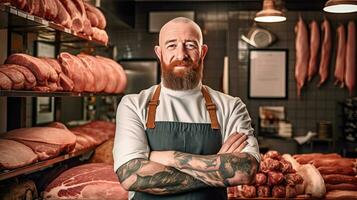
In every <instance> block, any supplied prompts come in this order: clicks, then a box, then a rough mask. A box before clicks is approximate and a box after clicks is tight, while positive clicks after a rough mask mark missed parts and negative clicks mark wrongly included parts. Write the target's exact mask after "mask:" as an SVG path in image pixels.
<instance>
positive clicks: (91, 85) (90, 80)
mask: <svg viewBox="0 0 357 200" xmlns="http://www.w3.org/2000/svg"><path fill="white" fill-rule="evenodd" d="M77 57H78V58H79V59H80V60H81V61H82V63H83V66H84V68H85V71H86V72H87V73H86V74H87V77H86V82H87V83H86V86H85V88H84V91H87V92H96V86H95V85H96V84H97V78H100V79H103V77H98V75H97V74H96V70H95V67H93V65H92V63H90V62H91V60H89V59H86V58H84V56H83V55H81V54H79V55H77Z"/></svg>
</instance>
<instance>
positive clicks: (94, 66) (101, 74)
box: [77, 54, 108, 92]
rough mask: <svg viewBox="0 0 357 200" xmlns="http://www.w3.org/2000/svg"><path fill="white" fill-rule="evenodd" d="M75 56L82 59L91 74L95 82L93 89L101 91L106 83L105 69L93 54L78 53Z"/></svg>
mask: <svg viewBox="0 0 357 200" xmlns="http://www.w3.org/2000/svg"><path fill="white" fill-rule="evenodd" d="M77 57H78V58H80V59H81V60H82V61H83V63H84V64H85V66H86V67H87V69H88V70H89V71H90V72H91V73H92V74H93V76H94V83H95V84H94V91H95V92H102V91H103V90H104V89H105V87H106V85H107V83H108V79H107V78H106V71H105V70H104V68H103V67H102V66H101V65H100V63H99V62H98V61H97V59H96V58H95V57H93V56H90V55H86V54H79V55H77Z"/></svg>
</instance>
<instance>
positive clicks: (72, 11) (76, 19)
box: [59, 0, 84, 33]
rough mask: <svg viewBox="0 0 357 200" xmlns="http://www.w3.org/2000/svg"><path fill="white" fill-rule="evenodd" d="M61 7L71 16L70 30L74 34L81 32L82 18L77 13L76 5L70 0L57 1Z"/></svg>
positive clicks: (82, 26)
mask: <svg viewBox="0 0 357 200" xmlns="http://www.w3.org/2000/svg"><path fill="white" fill-rule="evenodd" d="M59 1H60V2H61V3H62V5H63V7H65V8H66V10H67V12H68V14H69V15H70V16H71V21H72V23H71V24H72V25H71V29H72V30H73V31H74V32H76V33H79V32H82V31H83V28H84V25H83V23H84V22H83V18H82V16H81V13H80V12H79V11H78V9H77V7H76V5H75V4H74V2H73V1H72V0H59Z"/></svg>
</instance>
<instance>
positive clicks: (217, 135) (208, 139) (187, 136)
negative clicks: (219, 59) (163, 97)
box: [134, 85, 227, 200]
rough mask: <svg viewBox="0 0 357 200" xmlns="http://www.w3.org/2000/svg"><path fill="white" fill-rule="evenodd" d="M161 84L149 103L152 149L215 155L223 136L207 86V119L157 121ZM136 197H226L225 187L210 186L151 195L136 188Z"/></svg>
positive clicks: (148, 132)
mask: <svg viewBox="0 0 357 200" xmlns="http://www.w3.org/2000/svg"><path fill="white" fill-rule="evenodd" d="M160 89H161V87H160V85H158V86H157V88H156V90H155V93H154V95H153V97H152V99H151V101H150V103H149V106H148V107H149V111H148V119H147V124H146V126H147V129H146V135H147V138H148V143H149V146H150V150H151V151H168V150H171V151H180V152H186V153H190V154H199V155H212V154H217V153H218V151H219V150H220V148H221V146H222V136H221V132H220V128H219V124H218V120H217V116H216V106H215V105H214V104H213V103H212V100H211V97H210V95H209V93H208V91H207V89H206V88H204V86H202V94H203V96H204V98H205V101H206V107H207V110H208V112H209V115H210V118H211V124H208V123H182V122H165V121H157V122H155V114H156V107H157V106H158V105H159V96H160ZM134 199H135V200H161V199H164V200H208V199H217V200H226V199H227V189H226V188H225V187H222V188H215V187H208V188H202V189H197V190H194V191H190V192H185V193H180V194H171V195H152V194H148V193H144V192H135V195H134Z"/></svg>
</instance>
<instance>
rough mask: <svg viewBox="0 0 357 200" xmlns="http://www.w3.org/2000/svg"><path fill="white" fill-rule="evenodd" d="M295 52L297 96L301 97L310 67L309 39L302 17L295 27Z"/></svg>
mask: <svg viewBox="0 0 357 200" xmlns="http://www.w3.org/2000/svg"><path fill="white" fill-rule="evenodd" d="M295 33H296V39H295V51H296V63H295V79H296V83H297V95H298V97H300V96H301V89H302V87H303V86H304V84H305V80H306V78H307V68H308V65H309V39H308V32H307V28H306V25H305V22H304V20H303V19H302V17H301V16H300V17H299V21H298V22H297V24H296V26H295Z"/></svg>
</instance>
